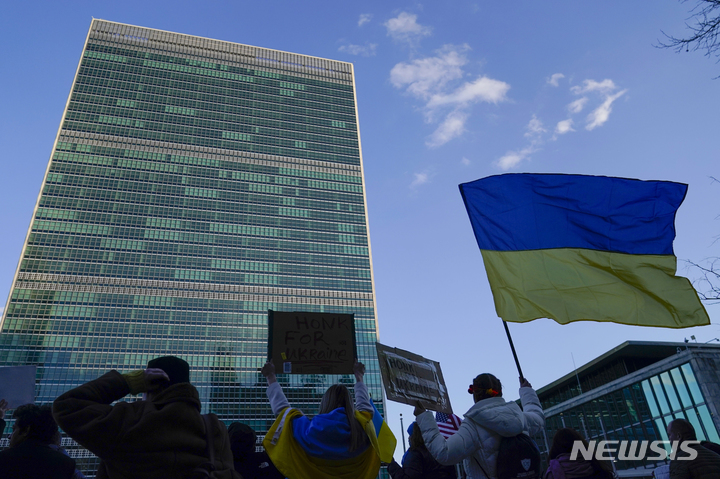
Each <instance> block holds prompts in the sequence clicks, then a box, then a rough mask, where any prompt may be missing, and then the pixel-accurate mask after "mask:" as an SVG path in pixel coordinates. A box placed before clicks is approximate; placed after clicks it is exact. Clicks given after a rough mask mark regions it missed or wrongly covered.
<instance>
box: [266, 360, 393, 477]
mask: <svg viewBox="0 0 720 479" xmlns="http://www.w3.org/2000/svg"><path fill="white" fill-rule="evenodd" d="M353 371H354V374H355V380H356V383H355V387H354V391H355V405H353V403H352V400H351V397H350V391H349V390H348V388H347V387H345V386H343V385H342V384H335V385H333V386H331V387H330V388H328V390H327V391H326V392H325V395H324V396H323V398H322V401H321V403H320V410H319V414H318V415H316V416H315V417H313V418H312V419H310V418H308V417H307V416H305V415H304V414H303V413H302V412H300V411H299V410H297V409H294V408H292V407H291V406H290V403H289V402H288V400H287V398H286V397H285V394H284V393H283V391H282V388H281V387H280V384H279V383H278V382H277V379H276V377H275V366H274V365H273V363H272V361H268V362H267V363H265V366H263V368H262V370H261V372H262V374H263V376H265V378H266V379H267V382H268V388H267V395H268V399H269V400H270V406H271V407H272V411H273V414H276V415H277V419H276V420H275V423H274V424H273V425H272V427H271V428H270V430H269V431H268V433H267V435H266V436H265V439H264V440H263V446H264V447H265V450H266V451H267V453H268V456H270V459H271V460H272V462H273V463H274V464H275V466H276V467H277V468H278V470H279V471H280V472H282V473H283V474H285V476H286V477H291V478H293V479H374V478H375V477H377V474H378V471H379V470H380V462H381V461H382V462H386V463H389V462H391V461H392V457H393V453H394V452H395V445H396V444H397V440H396V439H395V436H394V435H393V434H392V432H391V431H390V428H389V427H388V425H387V424H386V423H385V421H384V420H383V418H382V416H381V415H380V413H379V411H378V410H377V409H376V408H375V405H374V404H373V402H372V400H371V399H370V395H369V394H368V389H367V386H366V385H365V383H364V382H363V377H364V375H365V366H364V365H363V364H362V363H360V362H357V361H356V362H355V365H354V367H353Z"/></svg>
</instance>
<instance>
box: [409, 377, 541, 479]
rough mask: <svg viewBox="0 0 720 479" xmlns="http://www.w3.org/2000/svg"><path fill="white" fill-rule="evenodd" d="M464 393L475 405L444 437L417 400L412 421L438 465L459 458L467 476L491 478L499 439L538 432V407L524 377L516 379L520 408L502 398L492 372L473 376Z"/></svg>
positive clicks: (498, 448) (539, 418) (539, 424)
mask: <svg viewBox="0 0 720 479" xmlns="http://www.w3.org/2000/svg"><path fill="white" fill-rule="evenodd" d="M468 392H469V393H470V394H472V395H473V400H474V401H475V404H474V405H473V406H472V407H471V408H470V409H469V410H468V412H466V413H465V420H464V421H462V424H460V427H459V428H458V430H457V432H456V433H455V434H454V435H452V436H450V437H448V438H447V439H446V438H445V437H444V436H443V434H441V432H440V429H439V428H438V424H437V423H436V421H435V418H434V417H433V415H432V413H431V412H430V411H426V410H425V408H424V407H423V406H422V405H421V404H420V403H419V402H418V404H417V405H416V406H415V411H414V414H415V416H416V421H417V424H418V426H419V427H420V430H421V431H422V437H423V440H424V441H425V445H426V447H427V449H428V451H430V454H432V456H433V457H434V458H435V460H437V461H438V462H439V463H440V464H445V465H453V464H457V463H459V462H460V461H463V465H464V467H465V471H466V473H467V474H468V478H470V479H484V478H488V479H490V478H495V477H497V475H496V471H497V459H498V453H499V451H500V443H501V441H502V440H503V438H511V437H515V436H518V435H521V434H525V435H532V434H535V433H537V432H539V431H540V430H541V429H542V428H543V427H544V426H545V416H544V414H543V411H542V406H541V405H540V400H539V399H538V396H537V394H536V393H535V391H534V390H533V389H532V386H531V385H530V383H529V382H528V381H527V380H526V379H524V378H523V379H522V380H521V381H520V401H521V402H522V409H520V406H518V405H517V403H515V402H514V401H505V400H504V399H503V397H502V384H501V383H500V380H499V379H497V378H496V377H495V376H493V375H492V374H488V373H484V374H480V375H478V376H477V377H475V379H474V380H473V383H472V384H471V385H470V387H469V388H468ZM528 439H529V438H528ZM529 440H530V439H529ZM530 441H531V440H530ZM528 466H529V465H528ZM536 467H539V464H538V465H536Z"/></svg>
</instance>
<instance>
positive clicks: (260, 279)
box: [20, 259, 372, 292]
mask: <svg viewBox="0 0 720 479" xmlns="http://www.w3.org/2000/svg"><path fill="white" fill-rule="evenodd" d="M341 271H343V272H349V271H348V270H341ZM20 272H21V273H43V274H68V275H89V276H106V277H110V278H142V279H147V280H161V281H187V282H194V283H219V284H252V285H266V286H276V287H283V288H310V289H328V290H354V291H364V292H371V291H372V284H371V283H370V280H369V279H366V280H362V279H359V280H354V279H351V278H348V279H338V278H327V277H308V276H305V273H306V272H305V271H304V270H303V268H300V270H299V271H297V272H295V274H297V275H298V276H289V275H278V274H261V273H233V272H228V271H207V270H196V269H176V268H155V267H152V266H125V265H116V264H111V263H108V264H103V263H87V264H78V263H73V262H66V261H42V260H30V259H27V260H26V259H24V260H22V261H21V263H20ZM300 275H302V276H300ZM346 277H347V276H346Z"/></svg>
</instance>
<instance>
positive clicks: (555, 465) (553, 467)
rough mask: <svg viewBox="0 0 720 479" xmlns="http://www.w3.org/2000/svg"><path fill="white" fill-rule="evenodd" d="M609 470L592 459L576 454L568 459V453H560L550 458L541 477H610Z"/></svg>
mask: <svg viewBox="0 0 720 479" xmlns="http://www.w3.org/2000/svg"><path fill="white" fill-rule="evenodd" d="M612 477H613V474H612V473H611V472H608V471H605V470H603V469H602V468H601V467H600V466H597V465H596V464H594V462H593V461H586V460H585V459H584V458H583V457H581V456H578V457H577V458H576V459H575V460H574V461H571V460H570V454H560V455H558V457H556V458H555V459H551V460H550V464H549V465H548V468H547V471H545V475H544V476H543V479H612Z"/></svg>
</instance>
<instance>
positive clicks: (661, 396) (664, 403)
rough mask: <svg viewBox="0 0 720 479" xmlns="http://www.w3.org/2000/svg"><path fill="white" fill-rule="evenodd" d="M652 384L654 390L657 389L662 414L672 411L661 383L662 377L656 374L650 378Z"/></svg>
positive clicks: (656, 393)
mask: <svg viewBox="0 0 720 479" xmlns="http://www.w3.org/2000/svg"><path fill="white" fill-rule="evenodd" d="M650 384H652V387H653V391H655V398H656V399H657V401H658V404H659V405H660V411H661V412H662V414H668V413H669V412H670V406H669V405H668V402H667V399H665V393H664V392H663V390H662V386H661V385H660V379H659V378H658V377H657V376H655V377H652V378H650Z"/></svg>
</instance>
